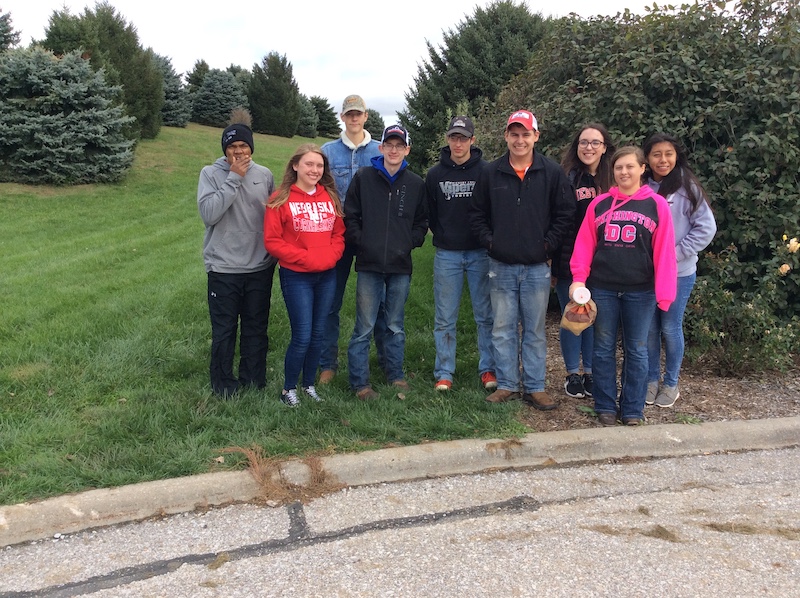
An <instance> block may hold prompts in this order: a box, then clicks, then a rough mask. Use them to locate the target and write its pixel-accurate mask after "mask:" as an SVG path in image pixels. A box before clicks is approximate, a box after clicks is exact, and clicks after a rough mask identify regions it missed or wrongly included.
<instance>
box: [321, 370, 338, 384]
mask: <svg viewBox="0 0 800 598" xmlns="http://www.w3.org/2000/svg"><path fill="white" fill-rule="evenodd" d="M335 375H336V370H322V371H321V372H320V373H319V384H330V383H331V381H332V380H333V377H334V376H335Z"/></svg>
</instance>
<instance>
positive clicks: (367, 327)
mask: <svg viewBox="0 0 800 598" xmlns="http://www.w3.org/2000/svg"><path fill="white" fill-rule="evenodd" d="M410 286H411V275H410V274H380V273H378V272H359V273H358V278H357V280H356V325H355V329H354V330H353V336H352V338H351V339H350V345H349V347H348V348H347V361H348V367H349V374H350V386H351V387H352V388H353V389H354V390H356V391H358V390H361V389H363V388H366V387H367V386H369V385H370V384H369V341H370V338H371V337H372V334H373V331H374V330H375V324H376V322H377V320H378V314H379V312H380V307H381V301H383V307H384V315H385V317H386V328H387V334H386V336H385V337H384V343H383V350H384V359H383V364H382V367H383V369H384V371H385V373H386V379H387V380H388V381H389V382H394V381H395V380H402V379H403V360H404V354H405V346H406V331H405V327H404V325H403V320H404V318H405V306H406V299H408V291H409V288H410ZM376 338H377V336H376Z"/></svg>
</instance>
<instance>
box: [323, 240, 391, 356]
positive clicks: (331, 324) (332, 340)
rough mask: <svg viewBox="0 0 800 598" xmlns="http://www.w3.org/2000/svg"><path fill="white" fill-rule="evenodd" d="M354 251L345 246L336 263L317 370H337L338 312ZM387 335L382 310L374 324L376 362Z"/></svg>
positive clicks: (349, 246)
mask: <svg viewBox="0 0 800 598" xmlns="http://www.w3.org/2000/svg"><path fill="white" fill-rule="evenodd" d="M355 254H356V250H355V248H353V247H352V246H351V245H345V248H344V254H342V257H341V258H340V259H339V261H338V262H336V266H335V267H334V270H335V271H336V291H335V293H334V297H333V303H332V304H331V308H330V311H329V312H328V315H327V317H326V322H325V338H324V340H323V347H322V356H321V357H320V360H319V369H321V370H333V371H334V372H335V371H336V370H338V369H339V321H340V319H339V312H340V311H341V310H342V304H343V303H344V293H345V290H346V289H347V281H348V279H349V278H350V269H351V268H352V266H353V259H354V258H355ZM387 335H388V331H387V329H386V318H385V317H384V315H383V309H381V310H379V311H378V319H377V320H376V322H375V346H376V348H377V349H378V360H379V361H380V362H383V361H384V359H383V353H384V351H383V343H384V339H385V338H386V336H387Z"/></svg>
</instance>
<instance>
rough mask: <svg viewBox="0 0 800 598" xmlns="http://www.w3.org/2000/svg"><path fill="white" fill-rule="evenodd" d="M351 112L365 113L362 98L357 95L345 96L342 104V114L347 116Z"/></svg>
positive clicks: (364, 103) (365, 105)
mask: <svg viewBox="0 0 800 598" xmlns="http://www.w3.org/2000/svg"><path fill="white" fill-rule="evenodd" d="M351 110H358V111H359V112H366V111H367V104H366V102H365V101H364V98H362V97H361V96H357V95H352V96H347V97H346V98H345V99H344V102H343V103H342V114H347V113H348V112H350V111H351Z"/></svg>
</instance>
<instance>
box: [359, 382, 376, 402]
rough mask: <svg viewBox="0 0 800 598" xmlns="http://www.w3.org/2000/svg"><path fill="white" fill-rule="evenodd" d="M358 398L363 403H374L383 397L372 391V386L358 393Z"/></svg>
mask: <svg viewBox="0 0 800 598" xmlns="http://www.w3.org/2000/svg"><path fill="white" fill-rule="evenodd" d="M356 396H357V397H358V398H359V399H361V400H362V401H374V400H375V399H379V398H380V396H381V395H379V394H378V393H377V392H375V391H374V390H372V387H371V386H367V387H366V388H362V389H361V390H359V391H358V392H356Z"/></svg>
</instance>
